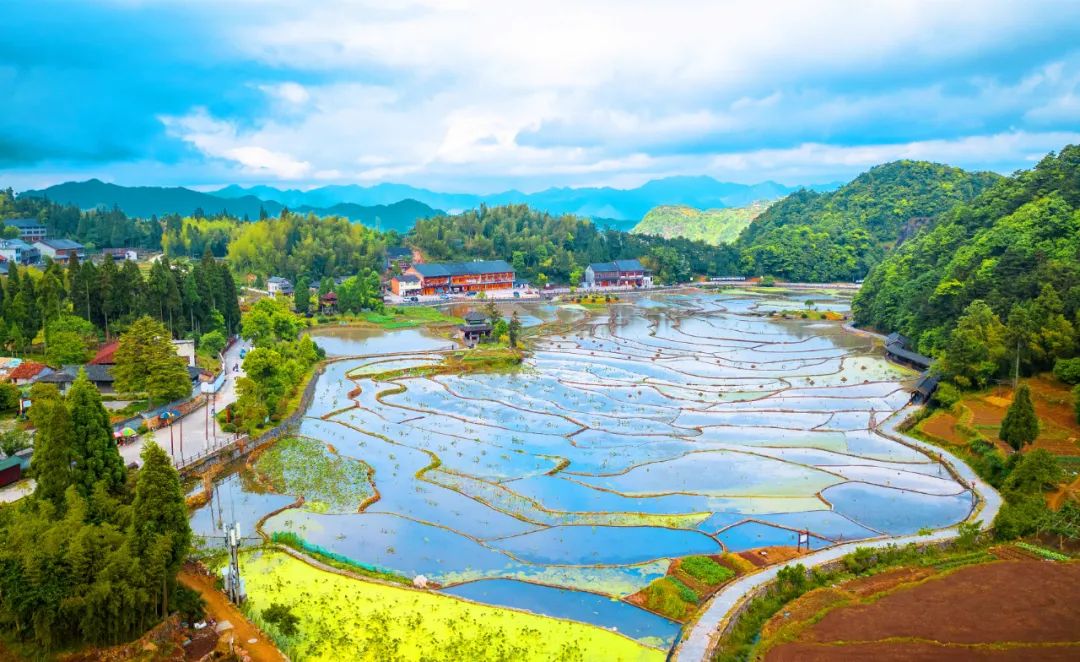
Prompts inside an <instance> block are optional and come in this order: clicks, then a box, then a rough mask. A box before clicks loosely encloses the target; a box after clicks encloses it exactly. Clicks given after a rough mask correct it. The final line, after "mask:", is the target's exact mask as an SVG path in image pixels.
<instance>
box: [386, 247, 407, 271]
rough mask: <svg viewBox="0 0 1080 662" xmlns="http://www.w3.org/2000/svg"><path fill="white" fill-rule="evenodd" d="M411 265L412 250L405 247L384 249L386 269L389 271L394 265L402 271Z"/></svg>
mask: <svg viewBox="0 0 1080 662" xmlns="http://www.w3.org/2000/svg"><path fill="white" fill-rule="evenodd" d="M410 264H412V250H411V249H410V248H408V247H406V246H389V247H388V248H387V249H386V269H387V271H389V270H390V269H391V268H393V267H394V265H397V267H398V268H399V269H401V270H402V271H404V270H405V269H408V268H409V265H410Z"/></svg>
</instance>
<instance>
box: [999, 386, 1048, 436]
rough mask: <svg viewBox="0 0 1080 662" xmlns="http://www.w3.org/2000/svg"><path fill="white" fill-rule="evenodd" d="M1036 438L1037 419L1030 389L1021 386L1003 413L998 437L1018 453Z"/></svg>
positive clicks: (1037, 432)
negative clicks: (1003, 417)
mask: <svg viewBox="0 0 1080 662" xmlns="http://www.w3.org/2000/svg"><path fill="white" fill-rule="evenodd" d="M1038 436H1039V419H1038V417H1036V416H1035V407H1034V405H1032V404H1031V389H1030V388H1028V385H1027V384H1021V385H1020V387H1019V388H1018V389H1016V395H1015V396H1014V397H1013V401H1012V404H1011V405H1009V410H1008V411H1007V412H1006V413H1005V419H1004V420H1002V421H1001V430H1000V431H999V432H998V437H999V438H1000V439H1001V440H1002V441H1004V442H1006V443H1008V444H1009V445H1010V446H1012V448H1013V450H1015V451H1019V450H1020V449H1021V448H1023V447H1024V446H1026V445H1028V444H1030V443H1032V442H1033V441H1035V438H1036V437H1038Z"/></svg>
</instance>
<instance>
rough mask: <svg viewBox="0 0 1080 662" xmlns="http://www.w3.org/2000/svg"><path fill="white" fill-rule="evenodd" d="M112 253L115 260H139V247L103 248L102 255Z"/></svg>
mask: <svg viewBox="0 0 1080 662" xmlns="http://www.w3.org/2000/svg"><path fill="white" fill-rule="evenodd" d="M106 255H111V256H112V259H113V260H131V261H132V262H137V261H138V260H139V249H138V248H102V249H101V256H102V257H105V256H106Z"/></svg>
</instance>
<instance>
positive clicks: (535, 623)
mask: <svg viewBox="0 0 1080 662" xmlns="http://www.w3.org/2000/svg"><path fill="white" fill-rule="evenodd" d="M241 563H242V566H243V567H242V572H243V573H244V577H245V581H246V586H247V592H248V598H249V600H248V605H249V609H250V610H251V613H252V615H253V617H254V618H255V619H256V620H258V619H259V617H260V616H261V614H262V612H263V610H265V609H267V608H268V607H269V606H270V605H271V604H274V603H280V604H283V605H286V606H289V607H290V608H291V609H292V611H293V613H294V614H296V616H297V617H298V618H299V621H300V623H299V632H298V633H297V634H296V635H294V636H292V637H284V636H282V635H281V634H280V633H278V632H276V630H275V629H274V628H273V627H272V626H271V627H270V628H269V631H270V632H271V633H273V634H274V638H275V639H276V640H277V642H278V644H279V646H280V647H281V648H282V649H283V650H284V651H285V652H286V654H288V655H289V656H290V657H291V658H292V659H305V660H333V661H334V662H337V661H338V660H401V659H429V660H433V659H440V660H599V659H603V660H642V661H656V662H660V661H661V660H663V659H664V653H663V652H662V651H659V650H656V649H652V648H647V647H645V646H643V645H641V644H639V643H637V642H635V641H633V640H631V639H628V638H626V637H624V636H622V635H620V634H617V633H614V632H609V631H607V630H604V629H601V628H598V627H594V626H591V625H585V624H583V623H575V622H570V621H562V620H558V619H554V618H548V617H546V616H537V615H534V614H528V613H524V612H518V611H513V610H509V609H500V608H497V607H490V606H487V605H478V604H473V603H469V602H465V601H463V600H457V599H455V598H452V597H449V596H445V595H440V594H437V593H430V592H426V591H413V590H408V589H404V588H397V587H394V586H387V585H384V584H375V583H369V582H363V581H358V580H355V579H350V578H348V577H342V576H340V575H335V574H332V573H329V572H325V571H322V570H319V569H317V568H314V567H312V566H310V565H307V564H306V563H303V562H302V561H299V560H297V559H295V558H292V557H290V556H288V555H286V554H283V553H280V552H267V551H263V552H258V553H250V554H245V555H244V556H243V557H242V558H241Z"/></svg>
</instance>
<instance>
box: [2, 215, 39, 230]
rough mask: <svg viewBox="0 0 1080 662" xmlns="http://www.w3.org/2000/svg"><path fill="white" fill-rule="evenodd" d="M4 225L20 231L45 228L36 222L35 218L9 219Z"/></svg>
mask: <svg viewBox="0 0 1080 662" xmlns="http://www.w3.org/2000/svg"><path fill="white" fill-rule="evenodd" d="M4 225H10V226H11V227H13V228H19V229H20V230H22V229H31V228H33V229H37V228H43V227H45V226H44V225H42V224H41V223H39V222H38V220H37V219H36V218H9V219H7V220H6V221H4Z"/></svg>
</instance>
